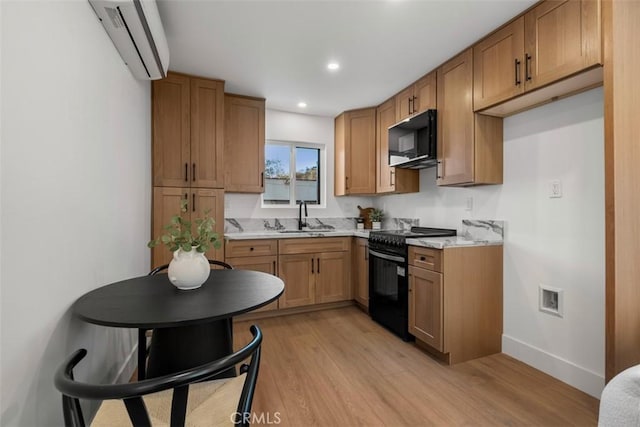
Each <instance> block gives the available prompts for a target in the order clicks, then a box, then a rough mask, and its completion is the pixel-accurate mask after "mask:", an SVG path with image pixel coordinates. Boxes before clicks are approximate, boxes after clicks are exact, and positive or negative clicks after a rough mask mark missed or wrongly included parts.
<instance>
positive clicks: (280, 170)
mask: <svg viewBox="0 0 640 427" xmlns="http://www.w3.org/2000/svg"><path fill="white" fill-rule="evenodd" d="M290 165H291V148H290V147H289V146H286V145H275V144H267V145H266V147H265V169H264V178H265V179H264V195H263V200H264V203H265V204H268V205H282V204H284V205H288V204H289V200H290V199H291V169H290Z"/></svg>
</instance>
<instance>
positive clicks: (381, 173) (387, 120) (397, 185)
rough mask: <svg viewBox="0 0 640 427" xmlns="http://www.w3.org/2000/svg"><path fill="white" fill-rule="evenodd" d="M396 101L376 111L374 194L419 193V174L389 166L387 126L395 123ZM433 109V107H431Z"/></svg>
mask: <svg viewBox="0 0 640 427" xmlns="http://www.w3.org/2000/svg"><path fill="white" fill-rule="evenodd" d="M396 107H397V104H396V99H395V98H391V99H390V100H388V101H386V102H385V103H384V104H381V105H380V106H379V107H378V108H377V109H376V152H377V162H376V193H416V192H418V191H420V172H419V171H418V170H414V169H401V168H394V167H390V166H389V130H388V129H389V126H392V125H394V124H395V123H396V121H395V120H396ZM433 108H435V106H434V107H433Z"/></svg>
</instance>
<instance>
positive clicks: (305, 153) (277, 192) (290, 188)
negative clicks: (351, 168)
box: [262, 141, 324, 207]
mask: <svg viewBox="0 0 640 427" xmlns="http://www.w3.org/2000/svg"><path fill="white" fill-rule="evenodd" d="M323 174H324V146H323V145H318V144H306V143H298V142H280V141H267V143H266V146H265V169H264V178H265V179H264V194H263V195H262V204H263V206H265V207H266V206H274V207H293V206H295V205H296V204H297V203H298V201H300V200H304V201H306V202H307V204H309V205H319V206H320V205H322V204H323V203H324V200H323V199H324V197H323V192H324V177H323Z"/></svg>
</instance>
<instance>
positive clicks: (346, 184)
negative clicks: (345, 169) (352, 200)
mask: <svg viewBox="0 0 640 427" xmlns="http://www.w3.org/2000/svg"><path fill="white" fill-rule="evenodd" d="M344 188H345V190H348V189H349V177H348V176H345V177H344Z"/></svg>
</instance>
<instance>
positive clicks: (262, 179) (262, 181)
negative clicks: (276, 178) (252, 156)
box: [260, 172, 264, 188]
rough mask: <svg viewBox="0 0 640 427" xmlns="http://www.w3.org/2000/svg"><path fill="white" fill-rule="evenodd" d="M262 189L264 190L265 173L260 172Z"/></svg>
mask: <svg viewBox="0 0 640 427" xmlns="http://www.w3.org/2000/svg"><path fill="white" fill-rule="evenodd" d="M260 187H261V188H264V172H260Z"/></svg>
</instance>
